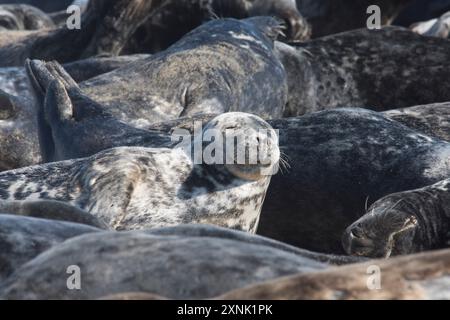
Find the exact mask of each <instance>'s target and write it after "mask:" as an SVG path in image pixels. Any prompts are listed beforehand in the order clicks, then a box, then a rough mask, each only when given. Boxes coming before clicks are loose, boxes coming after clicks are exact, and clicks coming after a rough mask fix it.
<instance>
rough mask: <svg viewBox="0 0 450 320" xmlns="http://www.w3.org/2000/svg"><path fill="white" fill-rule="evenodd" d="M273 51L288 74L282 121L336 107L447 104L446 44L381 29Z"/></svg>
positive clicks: (448, 44)
mask: <svg viewBox="0 0 450 320" xmlns="http://www.w3.org/2000/svg"><path fill="white" fill-rule="evenodd" d="M277 50H278V53H279V56H280V59H281V60H282V62H283V65H284V66H285V69H286V71H287V73H288V86H289V97H288V104H287V107H286V111H285V114H284V115H285V116H297V115H302V114H306V113H311V112H315V111H319V110H323V109H331V108H339V107H364V108H368V109H373V110H376V111H385V110H390V109H396V108H405V107H411V106H416V105H420V104H430V103H436V102H446V101H450V90H449V89H450V84H449V83H448V82H447V81H446V79H448V78H449V76H450V68H449V64H448V61H449V60H450V42H449V41H447V40H446V39H438V38H428V37H423V36H420V35H417V34H415V33H412V32H411V31H410V30H408V29H404V28H399V27H385V28H383V29H381V30H367V29H361V30H355V31H349V32H345V33H341V34H337V35H332V36H328V37H324V38H321V39H316V40H312V41H309V42H306V43H302V44H298V45H295V46H288V45H286V44H283V43H278V42H277ZM392 88H395V90H393V89H392Z"/></svg>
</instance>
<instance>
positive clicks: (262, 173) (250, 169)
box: [225, 164, 275, 181]
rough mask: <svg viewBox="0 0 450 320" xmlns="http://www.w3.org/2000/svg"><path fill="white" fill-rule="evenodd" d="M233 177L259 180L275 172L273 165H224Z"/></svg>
mask: <svg viewBox="0 0 450 320" xmlns="http://www.w3.org/2000/svg"><path fill="white" fill-rule="evenodd" d="M225 167H226V168H227V170H228V171H229V172H230V173H231V174H232V175H234V176H235V177H237V178H239V179H242V180H247V181H259V180H261V179H265V178H267V177H269V176H272V175H274V174H275V170H274V166H273V165H271V164H270V165H241V164H231V165H225Z"/></svg>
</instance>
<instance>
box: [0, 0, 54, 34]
mask: <svg viewBox="0 0 450 320" xmlns="http://www.w3.org/2000/svg"><path fill="white" fill-rule="evenodd" d="M54 27H55V24H54V23H53V21H52V19H51V18H50V17H49V16H48V15H46V14H45V13H43V12H42V11H41V10H39V9H37V8H35V7H32V6H27V5H23V4H21V5H0V31H4V30H39V29H46V28H54Z"/></svg>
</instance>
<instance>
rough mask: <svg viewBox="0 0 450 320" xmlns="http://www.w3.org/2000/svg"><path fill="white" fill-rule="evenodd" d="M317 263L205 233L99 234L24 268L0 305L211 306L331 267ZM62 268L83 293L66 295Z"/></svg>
mask: <svg viewBox="0 0 450 320" xmlns="http://www.w3.org/2000/svg"><path fill="white" fill-rule="evenodd" d="M316 257H321V255H317V254H315V253H312V252H308V251H306V250H301V249H297V248H293V247H290V246H288V245H285V244H283V243H277V242H275V241H272V240H269V239H265V238H262V237H258V236H254V235H249V234H246V233H243V232H238V231H234V230H229V229H222V228H217V227H213V226H206V225H186V226H177V227H171V228H163V229H154V230H149V231H145V232H144V231H132V232H101V233H96V234H91V235H83V236H81V237H77V238H76V239H70V240H68V241H66V242H64V243H63V244H61V245H58V246H56V247H54V248H52V249H50V250H48V251H47V252H45V253H44V254H42V255H40V256H38V257H36V258H35V259H34V260H32V261H30V262H28V263H27V264H26V265H23V266H22V267H21V268H19V269H18V270H17V271H16V273H15V274H14V275H12V276H11V277H10V278H9V279H8V280H7V281H5V282H4V283H3V284H0V297H1V298H3V299H99V298H102V297H105V296H111V295H116V294H121V293H124V292H137V291H144V292H153V293H155V294H157V295H159V296H164V297H168V298H172V299H203V298H211V297H214V296H217V295H219V294H223V293H226V292H228V291H230V290H233V289H237V288H241V287H245V286H248V285H251V284H256V283H260V282H262V281H267V280H270V279H275V278H278V277H280V276H286V275H293V274H299V273H306V272H311V271H318V270H324V269H325V268H327V267H329V266H330V265H332V264H331V263H330V262H328V263H326V262H321V260H320V259H317V258H316ZM323 257H325V255H323V256H322V258H323ZM327 259H328V260H329V261H330V260H333V259H334V258H333V257H331V256H329V257H328V258H327ZM68 265H78V266H79V267H80V270H81V271H82V277H83V278H82V290H67V285H66V280H67V274H66V273H65V271H66V268H67V266H68ZM62 266H64V267H62ZM44 270H45V272H44ZM130 274H131V275H135V276H130ZM48 278H51V279H55V280H54V281H52V282H51V283H50V282H49V281H47V279H48ZM57 279H61V280H57ZM193 280H195V281H193ZM100 284H101V285H100Z"/></svg>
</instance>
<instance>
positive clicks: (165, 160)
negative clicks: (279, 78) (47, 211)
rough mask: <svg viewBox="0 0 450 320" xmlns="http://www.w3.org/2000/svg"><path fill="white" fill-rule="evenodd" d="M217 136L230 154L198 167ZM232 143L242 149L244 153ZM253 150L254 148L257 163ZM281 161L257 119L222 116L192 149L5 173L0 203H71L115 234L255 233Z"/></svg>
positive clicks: (111, 155)
mask: <svg viewBox="0 0 450 320" xmlns="http://www.w3.org/2000/svg"><path fill="white" fill-rule="evenodd" d="M214 130H215V131H216V132H219V133H220V134H224V139H225V140H224V141H227V146H228V141H231V142H232V145H233V148H232V149H231V150H230V149H228V148H227V149H226V150H223V151H222V152H221V153H222V156H223V157H225V158H222V159H221V155H219V153H216V152H219V150H220V149H222V148H224V145H220V146H219V149H210V152H211V154H213V153H214V154H215V155H216V156H217V157H219V158H217V157H214V158H213V159H209V160H208V159H206V158H203V159H201V160H202V161H200V162H199V161H198V160H196V159H198V158H197V157H198V155H199V152H198V150H199V149H198V148H200V153H202V152H203V156H204V155H205V153H206V152H207V150H208V149H209V148H211V144H204V142H206V141H211V137H208V134H209V133H211V132H212V131H214ZM236 137H237V142H239V143H241V142H242V143H243V145H241V146H239V147H241V148H244V149H245V150H243V151H242V152H241V153H240V152H239V149H238V148H239V147H236V146H237V142H236V140H234V138H236ZM228 139H230V140H228ZM213 146H214V145H213ZM186 147H190V149H191V150H188V148H186ZM203 148H204V149H203ZM250 150H258V159H256V160H257V161H256V162H253V160H252V159H253V158H252V152H251V151H250ZM192 151H194V152H192ZM279 155H280V152H279V148H278V136H277V134H276V132H275V131H274V130H273V129H272V128H271V127H270V125H269V124H267V123H266V122H265V121H263V120H262V119H260V118H258V117H257V116H254V115H250V114H244V113H225V114H223V115H220V116H218V117H216V118H214V119H213V120H211V121H210V122H209V123H208V124H207V125H206V126H205V127H204V128H203V131H201V132H200V133H198V134H197V135H196V136H195V137H194V139H191V141H189V145H185V144H181V145H179V146H178V147H176V148H173V149H165V148H159V149H152V148H139V147H122V148H116V149H109V150H106V151H103V152H101V153H98V154H96V155H94V156H92V157H89V158H84V159H76V160H68V161H64V162H58V163H49V164H45V165H39V166H34V167H28V168H24V169H17V170H13V171H7V172H3V173H1V174H0V198H2V199H4V200H34V199H49V200H58V201H65V202H69V203H71V204H72V205H76V206H78V207H80V208H81V209H84V210H86V211H88V212H89V213H91V214H93V215H95V216H97V217H99V218H101V219H103V220H104V221H105V222H106V223H107V224H108V225H109V226H110V227H112V228H114V229H120V230H123V229H128V230H129V229H142V228H148V227H157V226H167V225H174V224H180V223H187V222H197V223H210V224H217V225H219V226H224V227H230V228H235V229H241V230H246V231H251V232H254V231H255V230H256V227H257V225H258V220H259V214H260V210H261V207H262V203H263V201H264V197H265V193H266V190H267V188H268V185H269V182H270V180H271V174H273V173H274V172H276V170H277V168H278V161H279ZM200 156H201V154H200ZM242 156H243V159H242ZM205 159H206V160H205ZM224 159H226V160H227V161H223V160H224ZM242 160H243V161H242ZM205 161H206V162H205ZM208 161H209V162H208ZM241 161H242V162H241ZM197 163H199V164H197ZM221 163H223V164H221Z"/></svg>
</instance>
